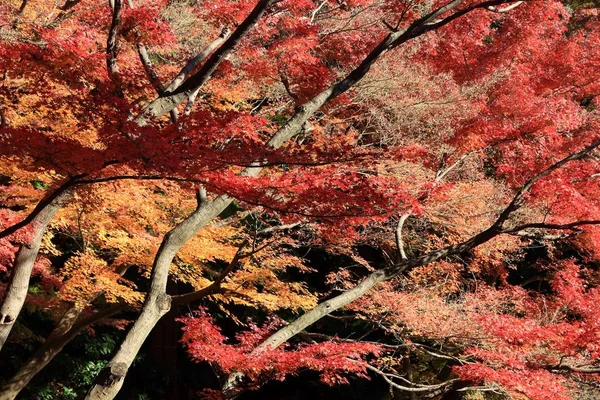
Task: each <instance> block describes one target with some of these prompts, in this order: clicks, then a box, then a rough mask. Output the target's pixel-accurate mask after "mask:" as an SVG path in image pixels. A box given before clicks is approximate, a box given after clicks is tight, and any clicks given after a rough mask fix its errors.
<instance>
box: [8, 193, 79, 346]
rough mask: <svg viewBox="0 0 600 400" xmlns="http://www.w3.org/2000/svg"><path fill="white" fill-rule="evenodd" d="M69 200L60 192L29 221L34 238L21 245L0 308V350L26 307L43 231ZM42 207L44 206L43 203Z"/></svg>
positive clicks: (68, 195) (67, 195) (69, 194)
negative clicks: (22, 309) (24, 305)
mask: <svg viewBox="0 0 600 400" xmlns="http://www.w3.org/2000/svg"><path fill="white" fill-rule="evenodd" d="M69 198H71V192H70V191H69V190H66V191H62V192H61V194H60V195H58V196H56V197H54V198H53V199H52V200H51V201H50V202H49V203H47V204H45V205H44V206H43V207H42V208H40V209H39V210H38V211H37V214H36V215H35V217H34V218H33V219H32V221H31V225H32V228H33V232H34V233H33V237H32V238H31V242H30V243H27V244H22V245H21V246H20V248H19V251H18V252H17V255H16V257H15V261H14V263H13V269H12V272H11V276H10V282H9V284H8V287H7V289H6V292H5V294H4V299H3V300H2V305H1V306H0V349H1V348H2V347H3V346H4V343H6V340H7V338H8V335H9V334H10V331H11V330H12V328H13V326H14V324H15V321H16V319H17V316H18V315H19V313H20V312H21V308H23V303H25V298H26V297H27V291H28V289H29V277H30V276H31V271H32V269H33V265H34V263H35V260H36V258H37V255H38V252H39V250H40V245H41V243H42V238H43V237H44V233H45V232H46V228H47V227H48V224H49V223H50V221H51V220H52V217H54V215H55V214H56V213H57V212H58V210H59V209H60V208H61V207H62V205H63V203H64V202H66V201H67V200H68V199H69ZM42 203H44V202H43V201H42V202H41V204H42Z"/></svg>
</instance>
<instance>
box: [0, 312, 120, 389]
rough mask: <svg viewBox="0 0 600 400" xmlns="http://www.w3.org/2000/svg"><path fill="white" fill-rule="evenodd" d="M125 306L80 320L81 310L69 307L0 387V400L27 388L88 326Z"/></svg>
mask: <svg viewBox="0 0 600 400" xmlns="http://www.w3.org/2000/svg"><path fill="white" fill-rule="evenodd" d="M124 308H125V305H122V304H115V305H113V306H110V307H108V308H106V309H104V310H102V311H98V312H97V313H95V314H92V315H90V316H88V317H85V318H82V319H80V320H78V319H79V317H80V316H81V312H82V310H81V309H79V308H77V307H71V308H69V309H68V310H67V312H66V313H65V314H64V315H63V317H62V319H61V320H60V322H59V323H58V325H57V326H56V328H55V329H54V330H53V331H52V333H51V334H50V336H49V337H48V339H46V341H45V342H44V343H43V344H42V345H41V346H40V347H39V348H38V349H37V351H36V352H35V353H34V355H33V356H32V357H31V358H30V359H29V360H28V361H27V362H26V363H25V365H23V366H22V367H21V368H20V369H19V371H17V373H16V374H15V375H14V376H13V377H12V378H10V379H9V380H8V381H7V382H5V383H4V384H3V385H2V386H1V387H0V400H13V399H15V398H16V397H17V396H18V394H19V393H20V392H21V391H22V390H23V389H24V388H25V386H27V384H28V383H29V381H31V379H32V378H33V377H34V376H35V375H36V374H37V373H38V372H40V371H41V370H42V369H43V368H44V367H45V366H46V365H48V363H49V362H50V361H52V359H53V358H54V357H55V356H56V355H57V354H58V353H60V352H61V351H62V349H63V347H64V346H65V345H66V344H67V343H69V342H70V341H71V340H73V339H74V338H75V337H76V336H77V335H78V334H79V333H81V331H83V330H84V329H86V328H87V327H88V326H90V325H92V324H94V323H96V322H99V321H101V320H103V319H105V318H108V317H111V316H112V315H114V314H116V313H118V312H120V311H121V310H123V309H124Z"/></svg>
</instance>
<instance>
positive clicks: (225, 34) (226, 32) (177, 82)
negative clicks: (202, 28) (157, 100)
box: [164, 28, 231, 93]
mask: <svg viewBox="0 0 600 400" xmlns="http://www.w3.org/2000/svg"><path fill="white" fill-rule="evenodd" d="M230 35H231V30H230V29H229V28H223V30H222V31H221V34H220V35H219V37H218V38H216V39H215V40H213V41H212V42H210V43H209V44H208V46H206V48H205V49H204V50H202V52H201V53H200V54H198V55H197V56H196V57H194V58H192V59H191V60H189V61H188V62H187V64H186V65H185V66H184V67H183V68H182V69H181V71H179V73H178V74H177V76H176V77H175V78H174V79H173V80H172V81H171V83H170V84H169V86H168V87H167V88H166V89H165V90H164V91H165V93H170V92H173V91H174V90H175V89H177V88H178V87H179V86H181V84H182V83H183V81H184V79H185V77H186V76H187V75H188V74H189V73H190V72H192V70H193V69H194V68H196V66H197V65H198V64H200V63H201V62H202V61H204V60H205V59H206V57H208V56H209V55H210V54H211V53H212V52H213V51H215V49H216V48H217V47H219V46H220V45H222V44H223V42H225V40H227V39H228V38H229V36H230Z"/></svg>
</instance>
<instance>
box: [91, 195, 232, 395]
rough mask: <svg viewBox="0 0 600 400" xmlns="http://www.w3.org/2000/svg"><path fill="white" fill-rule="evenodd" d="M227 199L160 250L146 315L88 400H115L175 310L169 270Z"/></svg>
mask: <svg viewBox="0 0 600 400" xmlns="http://www.w3.org/2000/svg"><path fill="white" fill-rule="evenodd" d="M231 201H232V200H231V199H230V198H229V197H227V196H219V197H217V198H216V199H214V200H213V201H211V202H209V203H205V204H204V205H201V206H199V208H198V209H197V210H196V211H194V212H193V213H192V214H191V215H190V216H189V217H188V218H186V219H185V220H183V221H182V222H181V223H180V224H179V225H177V226H176V227H175V228H173V229H172V230H171V231H170V232H169V233H167V234H166V235H165V238H164V239H163V242H162V244H161V246H160V248H159V250H158V253H157V255H156V259H155V261H154V266H153V269H152V278H151V282H152V283H151V286H150V291H149V293H148V295H147V297H146V302H145V303H144V307H143V309H142V313H141V314H140V316H139V318H138V319H137V320H136V321H135V323H134V325H133V327H132V328H131V330H130V331H129V332H128V333H127V337H126V338H125V340H124V341H123V343H122V344H121V346H120V347H119V350H118V351H117V353H116V354H115V356H114V357H113V358H112V360H111V361H110V362H109V363H108V365H107V366H106V367H105V368H104V369H103V370H102V371H101V372H100V374H99V375H98V377H97V378H96V380H95V381H94V384H93V386H92V387H91V389H90V390H89V392H88V394H87V396H86V399H94V400H100V399H113V398H114V397H115V396H116V395H117V393H118V392H119V390H120V389H121V386H123V380H124V379H125V375H126V374H127V371H128V369H129V367H130V366H131V363H132V362H133V359H134V358H135V356H136V354H137V353H138V351H139V350H140V347H141V346H142V344H143V343H144V341H145V340H146V337H147V336H148V334H149V333H150V331H152V328H154V325H156V323H157V322H158V320H159V319H160V318H161V317H162V316H163V315H165V314H166V313H167V312H168V311H169V310H170V308H171V297H170V296H169V295H167V292H166V289H167V282H168V278H169V267H170V266H171V262H172V261H173V258H174V257H175V255H176V254H177V252H178V251H179V249H180V248H181V247H182V246H183V245H184V244H185V243H186V242H187V241H188V240H189V239H190V238H191V237H192V236H194V235H195V234H196V232H197V231H198V230H200V229H201V228H203V227H204V226H206V225H207V224H208V223H210V222H211V221H212V220H213V219H214V218H216V217H217V216H218V215H219V214H220V213H221V212H223V210H224V209H225V208H226V207H227V206H228V205H229V204H230V203H231Z"/></svg>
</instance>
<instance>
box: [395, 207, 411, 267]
mask: <svg viewBox="0 0 600 400" xmlns="http://www.w3.org/2000/svg"><path fill="white" fill-rule="evenodd" d="M408 217H410V214H404V215H402V216H400V219H399V220H398V226H397V227H396V247H397V248H398V253H399V254H400V259H402V260H406V259H408V257H406V253H405V252H404V242H403V241H402V227H403V226H404V222H405V221H406V220H407V219H408Z"/></svg>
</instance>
